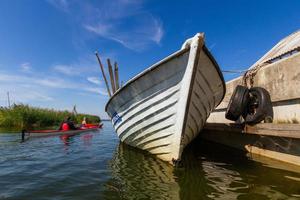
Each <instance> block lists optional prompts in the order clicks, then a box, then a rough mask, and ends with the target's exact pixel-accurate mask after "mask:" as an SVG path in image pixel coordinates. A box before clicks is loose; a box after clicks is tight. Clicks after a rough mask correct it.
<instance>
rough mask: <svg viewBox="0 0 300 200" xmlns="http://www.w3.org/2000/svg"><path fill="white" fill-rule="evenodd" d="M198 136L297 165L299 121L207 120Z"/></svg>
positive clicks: (299, 135) (299, 154) (298, 158)
mask: <svg viewBox="0 0 300 200" xmlns="http://www.w3.org/2000/svg"><path fill="white" fill-rule="evenodd" d="M200 137H202V138H204V139H206V140H209V141H213V142H216V143H221V144H224V145H227V146H231V147H234V148H237V149H240V150H243V151H247V152H249V153H250V154H253V155H255V156H257V155H259V156H265V157H268V158H271V159H275V160H279V161H283V162H286V163H290V164H293V165H298V166H300V124H272V123H270V124H267V123H266V124H263V123H262V124H257V125H254V126H249V125H243V124H234V123H207V124H206V125H205V127H204V131H203V132H201V133H200Z"/></svg>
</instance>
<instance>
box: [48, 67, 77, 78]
mask: <svg viewBox="0 0 300 200" xmlns="http://www.w3.org/2000/svg"><path fill="white" fill-rule="evenodd" d="M53 69H54V70H55V71H57V72H59V73H62V74H64V75H68V76H74V75H78V74H79V72H78V71H76V68H74V67H72V66H68V65H55V66H54V67H53Z"/></svg>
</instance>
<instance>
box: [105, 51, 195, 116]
mask: <svg viewBox="0 0 300 200" xmlns="http://www.w3.org/2000/svg"><path fill="white" fill-rule="evenodd" d="M189 50H190V47H188V48H184V49H180V50H178V51H176V52H174V53H172V54H171V55H169V56H167V57H166V58H164V59H162V60H160V61H158V62H156V63H155V64H153V65H151V66H150V67H148V68H146V69H145V70H144V71H142V72H140V73H139V74H137V75H136V76H134V77H133V78H131V79H129V81H127V82H126V83H125V85H124V86H123V87H121V88H119V89H118V90H117V91H116V92H115V93H114V94H113V95H112V96H111V97H110V99H109V100H108V101H107V103H106V106H105V112H107V107H108V104H109V103H110V102H111V101H112V99H113V98H114V97H115V96H117V94H118V93H120V92H121V91H122V90H123V89H125V88H126V87H128V86H129V85H130V84H131V83H133V82H135V81H136V80H138V79H140V78H141V77H143V76H144V75H146V74H147V73H148V72H150V71H153V70H155V69H156V68H157V67H159V66H160V65H162V64H164V63H166V62H168V61H169V60H171V59H173V58H175V57H178V56H181V55H182V54H184V53H186V52H187V51H189Z"/></svg>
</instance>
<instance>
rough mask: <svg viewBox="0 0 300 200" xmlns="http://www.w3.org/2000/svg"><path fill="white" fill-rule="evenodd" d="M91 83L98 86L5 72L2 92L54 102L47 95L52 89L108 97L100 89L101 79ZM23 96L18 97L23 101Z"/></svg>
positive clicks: (102, 89)
mask: <svg viewBox="0 0 300 200" xmlns="http://www.w3.org/2000/svg"><path fill="white" fill-rule="evenodd" d="M89 82H91V83H93V84H97V85H98V86H97V87H94V86H91V85H90V84H84V83H80V81H76V80H71V79H66V78H60V77H53V76H52V77H51V76H50V77H49V76H48V77H41V76H38V75H36V76H31V77H29V76H27V77H25V76H22V75H11V74H7V73H5V72H3V71H2V72H1V73H0V84H1V89H0V91H2V92H7V91H15V93H17V94H22V95H23V97H24V98H25V99H29V100H33V99H36V100H44V101H45V100H52V97H49V96H47V95H46V94H45V93H47V91H49V90H50V89H55V90H57V89H65V90H73V91H79V92H80V91H85V92H91V93H95V94H101V95H107V93H106V92H105V90H104V88H102V87H100V85H99V84H101V81H100V80H99V79H97V78H96V77H89ZM4 90H5V91H4ZM33 92H34V93H33ZM25 94H26V95H25ZM22 95H18V97H20V99H22Z"/></svg>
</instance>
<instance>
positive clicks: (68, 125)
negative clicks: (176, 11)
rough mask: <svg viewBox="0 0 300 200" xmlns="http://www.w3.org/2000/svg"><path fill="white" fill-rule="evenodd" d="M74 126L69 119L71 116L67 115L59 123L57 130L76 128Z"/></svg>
mask: <svg viewBox="0 0 300 200" xmlns="http://www.w3.org/2000/svg"><path fill="white" fill-rule="evenodd" d="M76 129H77V128H76V126H75V125H74V123H73V122H72V120H71V117H70V116H68V117H66V118H65V119H64V121H63V122H62V123H61V124H60V126H59V130H63V131H68V130H76Z"/></svg>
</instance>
